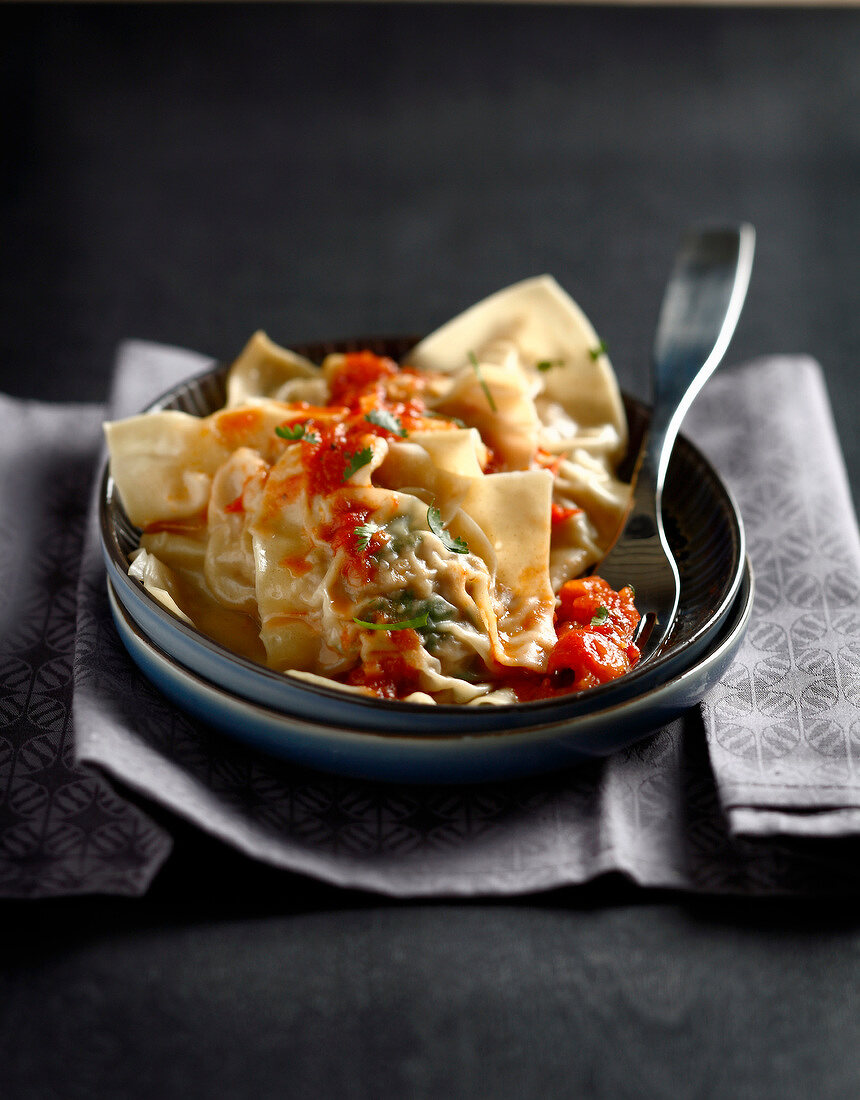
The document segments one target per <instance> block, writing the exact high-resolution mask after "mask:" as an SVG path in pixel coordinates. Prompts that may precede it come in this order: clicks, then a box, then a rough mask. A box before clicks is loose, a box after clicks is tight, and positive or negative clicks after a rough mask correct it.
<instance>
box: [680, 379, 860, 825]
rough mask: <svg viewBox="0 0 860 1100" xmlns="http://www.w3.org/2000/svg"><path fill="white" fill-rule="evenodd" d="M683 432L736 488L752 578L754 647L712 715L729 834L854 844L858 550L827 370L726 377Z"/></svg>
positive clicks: (710, 708) (859, 751) (859, 800)
mask: <svg viewBox="0 0 860 1100" xmlns="http://www.w3.org/2000/svg"><path fill="white" fill-rule="evenodd" d="M685 432H686V434H687V435H688V436H689V437H690V438H691V439H692V440H694V441H695V442H697V443H698V444H699V445H700V446H701V448H702V450H703V451H705V453H706V454H708V456H709V457H710V458H711V459H712V461H713V462H714V464H715V466H716V467H717V469H719V470H720V471H721V473H722V474H723V476H724V477H725V479H726V481H727V482H728V484H729V486H730V487H731V489H732V490H733V492H734V494H735V496H736V498H737V500H738V503H739V505H740V509H741V513H742V514H743V517H744V520H745V526H746V531H747V538H748V542H749V553H750V556H751V558H752V561H753V563H754V566H755V573H756V602H755V615H754V619H753V621H752V623H751V626H750V629H749V632H748V635H747V639H746V644H745V646H744V649H743V651H742V652H741V653H740V654H739V657H738V660H737V661H736V663H735V664H734V666H733V667H732V669H731V670H730V672H729V674H728V675H727V676H726V677H725V678H724V681H723V684H722V686H721V690H720V691H717V692H714V693H713V694H712V695H711V697H710V698H709V699H708V700H707V702H706V705H705V721H706V725H707V728H708V746H709V751H710V756H711V764H712V766H713V769H714V773H715V775H716V779H717V785H718V788H719V793H720V801H721V803H722V806H723V808H724V810H725V812H726V814H727V816H728V820H729V825H730V828H731V829H732V831H733V832H735V833H742V834H746V835H750V836H752V835H758V836H766V835H770V834H780V833H781V834H790V835H794V836H838V835H844V834H847V833H860V539H858V534H857V524H856V522H855V519H854V511H853V506H852V502H851V495H850V492H849V488H848V483H847V480H846V477H845V470H844V466H843V463H842V456H841V454H840V452H839V447H838V444H837V440H836V433H835V429H834V426H833V421H832V417H831V413H830V406H829V403H828V400H827V394H826V391H825V387H824V381H823V378H822V374H821V371H820V369H819V368H818V366H817V364H815V363H814V362H812V361H811V360H809V359H788V358H782V359H768V360H763V361H761V362H757V363H753V364H751V365H750V366H748V367H747V368H746V369H745V370H741V371H732V372H728V373H726V374H723V375H719V376H717V377H716V378H715V379H713V381H712V382H711V383H710V385H709V386H708V387H707V389H706V392H705V393H704V394H703V395H702V400H701V402H700V403H699V404H697V405H694V407H693V409H692V410H691V412H690V415H689V418H688V420H687V421H686V423H685Z"/></svg>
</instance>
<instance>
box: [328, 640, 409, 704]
mask: <svg viewBox="0 0 860 1100" xmlns="http://www.w3.org/2000/svg"><path fill="white" fill-rule="evenodd" d="M398 633H399V634H403V635H410V637H409V638H408V639H407V638H404V643H405V648H413V647H414V646H415V645H417V644H418V635H417V634H416V632H415V631H414V630H401V631H398ZM342 682H343V683H346V684H351V685H352V686H353V687H364V688H368V689H369V690H370V691H371V692H372V693H373V694H374V695H378V696H380V698H382V699H404V698H405V697H406V696H407V695H411V694H412V692H413V691H419V690H420V688H421V675H420V673H419V672H418V669H416V668H415V667H414V666H412V665H410V664H409V663H408V662H407V661H406V660H404V658H403V656H402V654H400V653H390V652H383V653H379V654H377V655H375V659H374V662H373V665H372V666H363V665H359V666H358V667H357V668H353V669H351V670H350V671H349V672H348V673H347V674H346V676H345V677H344V678H343V681H342Z"/></svg>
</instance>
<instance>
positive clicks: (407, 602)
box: [105, 277, 639, 704]
mask: <svg viewBox="0 0 860 1100" xmlns="http://www.w3.org/2000/svg"><path fill="white" fill-rule="evenodd" d="M105 430H106V435H107V440H108V447H109V451H110V460H111V473H112V476H113V478H114V481H115V484H116V487H117V490H118V492H119V496H120V499H121V500H122V503H123V506H124V507H125V509H126V512H127V514H128V516H129V519H130V520H131V521H132V523H134V524H135V525H136V526H137V527H139V528H140V530H141V538H140V546H139V548H138V549H137V550H136V551H135V552H134V553H133V555H132V561H131V564H130V569H129V572H130V575H131V576H133V577H135V578H136V579H137V580H138V581H140V583H141V584H142V585H143V586H144V588H145V589H146V590H147V591H148V592H149V593H150V594H151V595H152V596H153V598H155V599H157V600H158V601H160V602H161V603H162V604H163V605H164V606H166V607H167V608H168V609H169V610H170V611H171V612H172V613H173V614H175V615H177V616H179V617H180V618H182V619H183V620H184V621H186V622H188V623H190V624H191V625H193V626H195V627H197V628H198V629H199V630H201V631H202V632H204V633H205V634H208V635H210V636H211V637H213V638H214V639H215V640H216V641H218V642H220V643H221V644H223V645H225V646H227V647H228V648H230V649H231V650H233V651H234V652H236V653H239V654H241V655H243V656H246V657H249V658H251V659H253V660H255V661H258V662H259V663H261V664H264V665H266V666H268V667H269V668H272V669H275V670H277V671H281V672H284V673H289V674H290V675H293V676H298V677H302V678H304V679H306V680H310V681H313V682H322V683H326V684H329V685H336V686H338V687H340V688H341V689H343V690H345V691H352V692H358V693H362V694H371V695H376V696H379V697H382V698H388V699H403V700H407V701H410V702H421V703H428V704H451V703H458V704H480V703H484V704H488V703H496V704H506V703H512V702H516V701H519V700H526V699H535V698H545V697H550V696H553V695H556V694H561V693H566V692H570V691H578V690H582V689H584V688H588V687H592V686H594V685H595V684H598V683H602V682H604V681H606V680H609V679H612V678H614V677H616V676H619V675H622V674H624V673H625V672H626V671H628V670H629V669H630V668H631V667H632V666H633V665H634V664H635V662H636V660H637V659H638V651H637V649H636V647H635V645H634V644H633V636H634V631H635V628H636V624H637V622H638V618H639V616H638V614H637V612H636V610H635V607H634V605H633V595H634V594H633V591H632V589H630V588H625V589H622V590H621V591H620V592H614V591H613V590H612V589H610V588H609V586H608V585H606V584H605V583H604V582H603V581H601V580H600V579H599V578H596V577H590V576H587V575H586V573H587V571H588V570H589V569H590V568H591V567H592V566H594V564H595V563H596V562H599V560H600V559H601V557H602V556H603V554H604V552H605V550H606V548H607V547H608V545H609V544H610V543H611V541H612V539H613V538H614V536H615V534H616V533H617V531H618V529H619V527H620V524H621V522H622V520H623V517H624V514H625V511H626V509H627V505H628V501H629V486H628V485H626V484H624V483H623V482H621V481H619V480H618V478H617V476H616V468H617V464H618V462H619V460H620V459H621V458H622V457H623V455H624V454H625V451H626V447H627V425H626V420H625V416H624V409H623V405H622V402H621V397H620V394H619V391H618V386H617V383H616V380H615V377H614V374H613V372H612V369H611V366H610V363H609V360H608V358H607V355H606V352H605V348H604V347H603V345H602V344H601V343H600V341H599V340H598V338H597V336H596V334H595V332H594V330H593V329H592V327H591V325H590V324H589V322H588V321H587V319H586V318H585V317H584V316H583V314H582V312H581V311H580V310H579V308H578V307H577V306H576V304H575V303H574V302H573V301H572V300H571V299H570V298H569V297H568V296H567V295H566V294H565V292H564V291H563V290H562V289H561V288H560V287H559V286H558V285H557V284H556V283H555V281H554V280H552V279H551V278H548V277H540V278H537V279H530V280H527V281H525V282H522V283H518V284H516V285H515V286H513V287H509V288H507V289H506V290H502V291H500V292H498V293H497V294H494V295H493V296H492V297H490V298H488V299H486V300H485V301H483V302H480V303H479V304H478V305H476V306H473V307H472V308H471V309H469V310H467V311H466V312H465V313H464V314H462V315H460V316H459V317H457V318H455V319H454V320H453V321H451V322H449V323H448V324H446V325H445V326H443V327H442V328H441V329H439V330H438V331H437V332H435V333H434V334H432V335H431V336H429V337H427V338H426V339H425V340H423V341H422V342H421V343H420V344H419V345H418V346H417V347H415V348H414V349H413V350H412V352H411V353H409V354H408V355H407V356H406V357H405V359H404V360H403V362H401V363H396V362H394V361H393V360H391V359H388V358H386V357H384V356H379V355H376V354H374V353H372V352H370V351H358V352H353V353H349V354H337V355H329V356H328V357H327V358H326V359H325V360H324V362H323V363H322V364H321V365H319V366H318V365H316V364H313V363H310V362H309V361H307V360H305V359H303V358H302V357H300V356H297V355H296V354H294V353H292V352H290V351H288V350H286V349H284V348H281V347H278V346H277V345H275V344H274V343H272V342H271V341H270V340H269V339H268V337H267V336H266V335H265V334H264V333H256V334H255V335H254V336H253V337H252V338H251V340H250V342H249V343H248V345H247V346H246V347H245V349H244V351H243V352H242V353H241V355H240V356H239V358H238V359H237V360H236V362H235V363H234V364H233V366H232V368H231V369H230V372H229V376H228V385H227V403H226V405H225V407H224V408H223V409H221V410H219V411H217V412H215V413H213V414H212V415H210V416H207V417H202V418H200V417H194V416H190V415H188V414H186V413H182V412H176V411H162V412H155V413H151V414H145V415H141V416H136V417H131V418H129V419H127V420H122V421H118V422H115V423H111V424H107V425H106V427H105Z"/></svg>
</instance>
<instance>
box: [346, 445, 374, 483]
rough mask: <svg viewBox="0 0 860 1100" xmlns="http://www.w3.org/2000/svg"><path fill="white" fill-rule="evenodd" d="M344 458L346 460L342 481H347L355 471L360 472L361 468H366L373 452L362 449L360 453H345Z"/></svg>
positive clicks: (368, 448) (365, 448)
mask: <svg viewBox="0 0 860 1100" xmlns="http://www.w3.org/2000/svg"><path fill="white" fill-rule="evenodd" d="M344 458H345V459H346V466H345V467H344V471H343V480H344V481H349V479H350V478H351V477H352V475H353V474H354V473H355V471H356V470H360V469H361V467H362V466H366V465H367V464H368V462H370V460H371V459H372V458H373V451H372V450H371V449H370V447H363V448H362V449H361V450H360V451H355V452H352V451H347V452H346V454H345V455H344Z"/></svg>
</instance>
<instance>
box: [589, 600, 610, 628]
mask: <svg viewBox="0 0 860 1100" xmlns="http://www.w3.org/2000/svg"><path fill="white" fill-rule="evenodd" d="M608 618H609V612H608V611H607V609H606V608H605V607H604V606H603V604H601V605H600V607H598V609H597V610H596V611H595V612H594V615H593V616H592V619H591V623H590V625H591V626H602V625H603V624H604V623H605V622H606V620H607V619H608Z"/></svg>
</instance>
